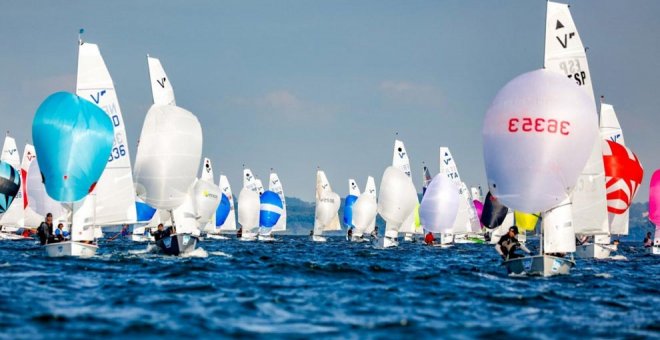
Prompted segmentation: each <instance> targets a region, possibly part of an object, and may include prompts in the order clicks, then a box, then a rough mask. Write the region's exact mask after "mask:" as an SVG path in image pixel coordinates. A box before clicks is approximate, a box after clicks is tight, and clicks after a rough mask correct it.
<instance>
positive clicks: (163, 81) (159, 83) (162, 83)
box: [156, 77, 167, 88]
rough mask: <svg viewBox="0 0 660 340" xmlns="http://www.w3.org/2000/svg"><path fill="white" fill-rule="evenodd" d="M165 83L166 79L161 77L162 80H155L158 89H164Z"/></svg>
mask: <svg viewBox="0 0 660 340" xmlns="http://www.w3.org/2000/svg"><path fill="white" fill-rule="evenodd" d="M166 81H167V78H165V77H163V79H161V80H158V79H156V82H157V83H158V85H160V87H162V88H165V82H166Z"/></svg>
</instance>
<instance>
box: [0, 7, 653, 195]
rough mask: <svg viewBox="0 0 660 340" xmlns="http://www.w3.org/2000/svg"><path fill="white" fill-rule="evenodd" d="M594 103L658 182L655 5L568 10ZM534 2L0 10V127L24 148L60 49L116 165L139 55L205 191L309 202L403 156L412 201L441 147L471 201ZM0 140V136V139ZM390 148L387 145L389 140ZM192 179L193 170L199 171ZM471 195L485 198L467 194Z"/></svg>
mask: <svg viewBox="0 0 660 340" xmlns="http://www.w3.org/2000/svg"><path fill="white" fill-rule="evenodd" d="M570 5H571V11H572V14H573V18H574V20H575V22H576V25H577V27H578V30H579V32H580V35H581V38H582V41H583V42H584V44H585V45H586V46H587V47H588V58H589V67H590V69H591V72H592V79H593V82H594V91H595V94H596V96H600V95H605V97H606V100H607V102H609V103H611V104H613V105H614V107H615V109H616V111H617V114H618V117H619V121H620V123H621V125H622V128H623V130H624V135H625V140H626V145H627V146H628V147H629V148H631V149H632V150H633V151H634V152H635V153H636V154H637V155H638V156H639V158H640V159H641V162H642V164H643V166H644V168H645V176H644V177H645V178H644V183H643V184H642V187H641V189H640V191H639V192H638V195H637V197H636V201H646V200H647V199H648V183H649V179H650V177H651V174H652V173H653V171H654V170H655V169H658V168H660V152H659V151H658V150H659V146H660V135H659V134H658V133H657V130H658V129H660V118H659V113H658V111H659V110H658V108H660V95H659V93H658V85H657V84H658V79H660V40H659V39H658V35H659V33H660V20H658V19H657V13H660V1H654V0H647V1H642V0H635V1H611V0H603V1H600V0H589V1H586V0H585V1H577V0H576V1H570ZM545 7H546V1H544V0H535V1H527V0H518V1H513V0H508V1H505V0H503V1H486V0H484V1H472V0H465V1H459V0H455V1H382V0H377V1H367V0H361V1H341V0H333V1H303V0H300V1H215V0H210V1H156V0H154V1H121V0H120V1H31V0H27V1H8V0H0V46H2V48H1V49H0V117H1V119H0V129H4V130H7V131H9V132H10V134H11V135H12V136H13V137H15V138H16V140H17V142H18V143H19V149H22V148H23V145H24V143H25V142H29V141H31V123H32V119H33V117H34V112H35V110H36V109H37V107H38V106H39V104H40V103H41V102H42V101H43V100H44V99H45V98H46V97H47V96H48V95H49V94H51V93H52V92H56V91H62V90H65V91H71V92H74V91H75V72H76V63H77V53H78V51H77V39H78V30H79V28H84V29H85V35H84V37H83V38H84V40H86V41H88V42H91V43H96V44H98V45H99V47H100V49H101V53H102V54H103V56H104V59H105V62H106V64H107V66H108V69H109V70H110V73H111V75H112V77H113V80H114V83H115V87H116V90H117V95H118V97H119V102H120V105H121V109H122V112H123V116H124V120H125V123H126V129H127V134H128V138H129V140H130V141H133V142H132V143H131V150H130V151H131V157H132V158H133V159H134V156H135V151H136V147H135V145H136V142H137V139H138V137H139V134H140V130H141V128H142V123H143V121H144V117H145V115H146V112H147V110H148V109H149V106H150V105H151V103H152V98H151V90H150V85H149V78H148V71H147V61H146V54H147V53H149V54H150V55H151V56H154V57H157V58H159V59H160V60H161V62H162V63H163V66H164V68H165V70H166V72H167V75H168V78H169V80H170V81H171V83H172V84H173V86H174V91H175V95H176V100H177V104H178V105H179V106H181V107H183V108H186V109H188V110H190V111H191V112H193V113H195V115H196V116H197V117H198V118H199V120H200V122H201V125H202V128H203V139H204V146H203V152H204V156H207V157H209V158H211V160H212V161H213V165H214V169H215V173H216V181H217V180H218V175H219V173H224V174H226V175H227V176H228V178H229V180H230V183H231V184H232V186H233V188H234V192H236V193H237V192H238V191H239V188H240V187H241V185H242V184H241V180H242V168H243V165H245V166H246V167H249V168H251V169H252V170H253V172H254V173H255V175H257V176H258V177H260V178H262V179H265V181H264V182H266V180H267V178H268V174H269V172H270V169H271V168H274V169H275V171H276V172H277V173H278V174H279V176H280V179H281V181H282V183H283V184H284V191H285V194H286V195H287V196H296V197H299V198H302V199H305V200H307V201H312V200H313V197H314V190H315V174H316V170H317V167H320V168H321V169H323V170H325V172H326V174H327V176H328V178H329V180H330V183H331V185H332V187H333V189H334V191H336V192H337V193H338V194H340V195H341V196H344V195H346V194H347V192H348V179H349V178H355V179H356V180H357V181H358V184H359V185H360V186H361V187H362V188H363V187H364V185H365V183H366V178H367V176H369V175H371V176H374V177H375V178H376V183H377V185H378V184H379V183H380V177H381V175H382V173H383V171H384V170H385V168H386V167H387V166H388V165H389V164H390V163H391V160H392V148H393V144H394V139H395V138H399V139H401V140H403V141H404V143H405V144H406V148H407V150H408V153H409V156H410V159H411V166H412V175H413V179H414V181H415V184H416V186H417V187H418V190H420V191H421V181H422V162H425V163H426V164H427V165H429V166H430V167H431V170H432V172H437V171H438V163H439V147H440V146H448V147H449V148H450V149H451V151H452V153H453V156H454V159H455V160H456V162H457V165H458V169H459V172H460V175H461V177H462V179H463V181H465V182H466V183H467V184H468V186H476V185H482V186H483V187H484V189H485V188H486V186H487V183H486V177H485V176H486V175H485V169H484V163H483V154H482V140H481V130H482V122H483V117H484V115H485V113H486V110H487V109H488V106H489V104H490V103H491V101H492V99H493V98H494V97H495V95H496V93H497V91H498V90H499V89H500V88H501V87H502V86H503V85H504V84H506V83H507V82H508V81H509V80H511V79H513V78H514V77H515V76H517V75H519V74H521V73H524V72H528V71H531V70H534V69H537V68H541V67H542V66H543V48H544V47H543V45H544V27H545ZM0 131H1V130H0ZM397 133H398V137H397V135H396V134H397ZM200 168H201V162H200ZM484 191H485V190H484Z"/></svg>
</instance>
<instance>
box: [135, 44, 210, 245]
mask: <svg viewBox="0 0 660 340" xmlns="http://www.w3.org/2000/svg"><path fill="white" fill-rule="evenodd" d="M147 61H148V63H149V70H150V73H149V74H150V80H151V85H152V86H151V87H152V92H156V93H161V94H163V95H154V104H153V105H152V106H151V107H150V108H149V111H148V112H147V116H146V117H145V120H144V125H143V126H142V131H141V133H140V143H139V145H138V150H137V156H136V157H135V170H134V174H135V189H136V192H137V194H138V196H139V197H140V198H141V199H143V200H144V202H145V203H146V204H148V205H149V206H151V207H153V208H156V209H159V210H162V211H167V212H169V214H170V218H171V224H172V227H173V228H172V233H171V234H170V235H168V236H166V237H164V238H162V239H160V240H158V241H157V242H156V244H157V245H158V247H159V248H160V249H161V250H162V251H163V252H164V253H165V254H168V255H180V254H183V253H188V252H191V251H193V250H194V249H195V248H196V246H197V241H198V238H197V236H195V235H193V231H194V230H188V228H182V229H183V230H178V229H175V227H176V220H175V219H174V214H173V210H174V209H176V208H178V207H180V206H181V205H182V204H183V203H184V202H185V201H186V198H187V197H189V196H190V191H191V190H190V189H191V187H192V185H193V184H194V183H195V181H196V176H197V170H198V168H199V164H200V161H201V158H202V140H203V137H202V127H201V125H200V123H199V120H198V119H197V117H196V116H195V115H194V114H193V113H191V112H190V111H187V110H185V109H183V108H181V107H179V106H176V102H175V100H174V94H173V91H167V89H168V88H169V86H171V85H169V81H168V79H167V77H166V76H165V72H164V71H163V69H162V65H161V64H160V61H158V60H157V59H155V58H152V57H149V56H147ZM152 71H153V72H152ZM214 208H215V207H214Z"/></svg>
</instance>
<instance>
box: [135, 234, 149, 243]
mask: <svg viewBox="0 0 660 340" xmlns="http://www.w3.org/2000/svg"><path fill="white" fill-rule="evenodd" d="M131 241H133V242H153V241H154V237H153V236H151V235H144V234H131Z"/></svg>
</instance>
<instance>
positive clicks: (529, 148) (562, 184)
mask: <svg viewBox="0 0 660 340" xmlns="http://www.w3.org/2000/svg"><path fill="white" fill-rule="evenodd" d="M521 107H524V108H525V109H524V110H522V111H521ZM595 112H596V108H595V105H594V103H593V102H592V101H591V97H590V96H589V95H588V94H587V93H586V92H584V91H581V90H577V89H576V87H575V86H574V84H573V80H570V79H568V78H567V77H565V76H564V75H561V74H558V73H556V72H553V71H548V70H543V69H541V70H536V71H532V72H528V73H524V74H522V75H520V76H518V77H516V78H514V79H513V80H511V81H509V82H508V83H507V84H506V85H505V86H504V87H503V88H502V89H501V90H500V91H499V93H498V94H497V96H496V97H495V99H494V100H493V103H492V104H491V105H490V108H489V109H488V111H487V113H486V116H485V119H484V126H483V130H482V134H483V152H484V163H485V165H486V174H487V179H488V187H489V190H490V191H491V193H493V195H494V196H496V197H497V199H498V200H499V201H501V202H502V203H503V204H504V205H506V206H507V207H509V208H512V209H514V210H518V211H523V212H535V211H541V212H543V213H542V240H541V247H540V248H541V249H540V253H539V255H535V256H531V257H523V258H509V259H506V260H505V261H504V262H503V263H502V264H503V266H504V267H506V269H507V271H508V272H509V273H510V274H522V273H525V274H527V275H542V276H552V275H557V274H568V273H569V272H570V269H571V268H572V267H573V266H574V264H575V263H574V262H573V261H572V259H570V258H567V257H565V254H569V253H572V252H574V251H575V232H574V229H573V224H572V214H571V201H570V196H569V195H570V194H571V193H572V191H573V188H574V187H575V185H576V183H577V182H578V177H579V176H580V173H581V172H582V170H583V169H584V166H585V164H586V163H587V160H588V159H589V157H590V153H591V150H592V144H593V143H592V142H593V140H594V139H595V138H596V137H597V136H598V130H597V117H596V113H595ZM532 127H533V128H532ZM503 159H507V161H506V162H504V161H502V160H503ZM482 217H483V216H482Z"/></svg>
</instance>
